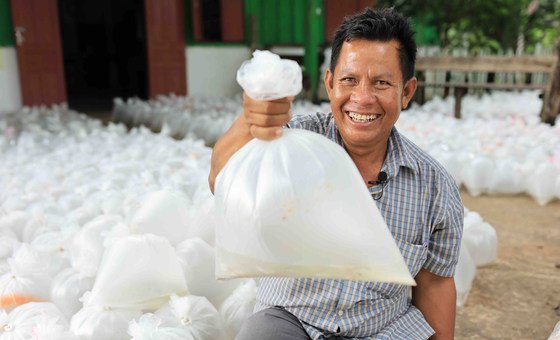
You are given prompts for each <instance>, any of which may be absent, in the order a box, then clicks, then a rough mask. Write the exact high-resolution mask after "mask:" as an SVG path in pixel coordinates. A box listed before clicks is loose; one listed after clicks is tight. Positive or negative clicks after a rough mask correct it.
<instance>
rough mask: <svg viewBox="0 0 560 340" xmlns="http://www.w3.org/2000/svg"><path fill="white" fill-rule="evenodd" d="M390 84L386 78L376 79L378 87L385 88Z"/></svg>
mask: <svg viewBox="0 0 560 340" xmlns="http://www.w3.org/2000/svg"><path fill="white" fill-rule="evenodd" d="M389 85H390V84H389V82H387V81H385V80H376V81H375V86H377V87H382V88H385V87H389Z"/></svg>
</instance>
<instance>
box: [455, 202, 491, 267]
mask: <svg viewBox="0 0 560 340" xmlns="http://www.w3.org/2000/svg"><path fill="white" fill-rule="evenodd" d="M463 243H464V244H465V246H466V247H467V248H468V250H469V253H470V255H471V257H472V259H473V261H474V263H475V265H476V266H477V267H479V266H485V265H487V264H490V263H492V262H494V261H496V259H497V257H498V236H497V235H496V230H495V229H494V228H493V227H492V226H491V225H490V224H488V223H486V222H484V221H483V220H482V218H481V217H480V215H479V214H478V213H475V212H469V213H467V215H466V216H465V222H464V226H463Z"/></svg>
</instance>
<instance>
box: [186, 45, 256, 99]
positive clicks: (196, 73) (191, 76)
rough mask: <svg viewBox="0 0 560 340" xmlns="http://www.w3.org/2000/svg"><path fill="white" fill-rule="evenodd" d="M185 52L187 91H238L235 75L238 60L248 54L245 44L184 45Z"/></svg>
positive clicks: (211, 93) (218, 93) (207, 93)
mask: <svg viewBox="0 0 560 340" xmlns="http://www.w3.org/2000/svg"><path fill="white" fill-rule="evenodd" d="M186 55H187V90H188V93H189V95H204V96H231V95H234V94H238V93H241V91H242V90H241V87H240V86H239V85H238V84H237V81H236V80H235V77H236V74H237V69H238V68H239V66H241V63H242V62H243V61H245V60H247V59H249V58H250V57H251V50H250V49H249V48H248V47H247V46H243V45H239V46H237V45H236V46H187V48H186Z"/></svg>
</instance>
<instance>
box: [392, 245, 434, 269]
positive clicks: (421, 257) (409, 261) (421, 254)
mask: <svg viewBox="0 0 560 340" xmlns="http://www.w3.org/2000/svg"><path fill="white" fill-rule="evenodd" d="M397 245H398V246H399V250H400V251H401V254H402V256H403V258H404V262H405V263H406V265H407V267H408V270H409V271H410V274H411V275H412V277H415V276H416V274H418V272H419V271H420V269H422V266H423V265H424V263H425V262H426V259H427V257H428V244H427V243H426V242H425V243H423V244H414V243H409V242H399V241H397Z"/></svg>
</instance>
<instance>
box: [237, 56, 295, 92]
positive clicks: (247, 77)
mask: <svg viewBox="0 0 560 340" xmlns="http://www.w3.org/2000/svg"><path fill="white" fill-rule="evenodd" d="M237 82H238V83H239V85H241V87H242V88H243V90H244V91H245V92H246V93H247V95H248V96H249V97H251V98H253V99H258V100H275V99H280V98H284V97H289V96H295V95H297V94H298V93H299V92H300V91H301V89H302V76H301V68H300V66H299V64H298V63H297V62H295V61H293V60H288V59H281V58H280V57H279V56H278V55H276V54H274V53H272V52H269V51H259V50H256V51H255V52H253V58H252V59H251V60H247V61H245V62H243V64H241V67H240V68H239V70H237Z"/></svg>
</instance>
